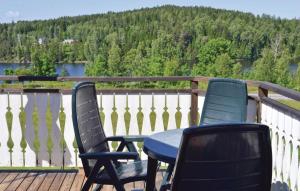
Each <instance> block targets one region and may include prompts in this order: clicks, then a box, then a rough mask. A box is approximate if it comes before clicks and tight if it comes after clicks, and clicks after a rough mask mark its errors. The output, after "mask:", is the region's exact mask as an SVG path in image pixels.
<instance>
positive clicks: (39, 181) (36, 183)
mask: <svg viewBox="0 0 300 191" xmlns="http://www.w3.org/2000/svg"><path fill="white" fill-rule="evenodd" d="M46 176H47V173H39V174H37V176H36V178H35V179H34V181H33V182H32V183H31V185H30V186H29V188H28V189H27V190H38V189H39V187H40V185H41V184H42V182H43V181H44V179H45V178H46Z"/></svg>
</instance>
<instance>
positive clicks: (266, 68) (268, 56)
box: [252, 48, 275, 82]
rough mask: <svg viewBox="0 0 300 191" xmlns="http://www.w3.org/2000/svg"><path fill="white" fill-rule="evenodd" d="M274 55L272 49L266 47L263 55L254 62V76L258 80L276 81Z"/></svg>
mask: <svg viewBox="0 0 300 191" xmlns="http://www.w3.org/2000/svg"><path fill="white" fill-rule="evenodd" d="M274 67H275V63H274V57H273V53H272V51H271V50H270V49H268V48H265V49H264V50H263V53H262V57H261V58H260V59H258V60H257V61H256V62H254V69H253V71H252V76H253V77H254V79H256V80H261V81H268V82H274V81H275V80H274V79H275V78H274Z"/></svg>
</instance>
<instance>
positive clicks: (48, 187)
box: [0, 170, 162, 191]
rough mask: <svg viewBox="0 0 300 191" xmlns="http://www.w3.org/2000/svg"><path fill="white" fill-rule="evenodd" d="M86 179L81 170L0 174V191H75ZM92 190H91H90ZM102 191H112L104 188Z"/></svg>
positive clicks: (130, 186) (131, 185) (128, 186)
mask: <svg viewBox="0 0 300 191" xmlns="http://www.w3.org/2000/svg"><path fill="white" fill-rule="evenodd" d="M85 180H86V178H85V177H84V173H83V170H79V171H78V172H0V191H4V190H5V191H25V190H28V191H35V190H41V191H58V190H60V191H70V190H72V191H77V190H80V189H81V187H82V185H83V183H84V181H85ZM161 180H162V172H158V173H157V181H156V182H157V185H159V184H160V183H161ZM144 186H145V185H144V182H135V183H128V184H126V185H125V188H126V190H132V189H135V188H144ZM91 190H92V189H91ZM102 190H103V191H113V190H115V189H113V187H112V186H104V187H103V188H102Z"/></svg>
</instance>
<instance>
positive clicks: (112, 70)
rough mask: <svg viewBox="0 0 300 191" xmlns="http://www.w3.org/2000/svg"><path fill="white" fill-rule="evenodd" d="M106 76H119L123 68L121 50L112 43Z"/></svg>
mask: <svg viewBox="0 0 300 191" xmlns="http://www.w3.org/2000/svg"><path fill="white" fill-rule="evenodd" d="M107 63H108V75H110V76H121V75H122V72H123V67H122V65H121V49H120V48H119V46H118V45H117V44H116V43H113V44H112V46H111V48H110V50H109V52H108V60H107Z"/></svg>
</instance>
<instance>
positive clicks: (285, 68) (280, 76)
mask: <svg viewBox="0 0 300 191" xmlns="http://www.w3.org/2000/svg"><path fill="white" fill-rule="evenodd" d="M290 60H291V59H290V57H289V55H288V53H286V52H284V53H283V54H282V56H281V57H280V58H279V59H277V60H276V65H275V78H276V79H275V80H276V83H277V84H280V85H282V86H288V85H289V84H290V80H291V77H290V71H289V65H290Z"/></svg>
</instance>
